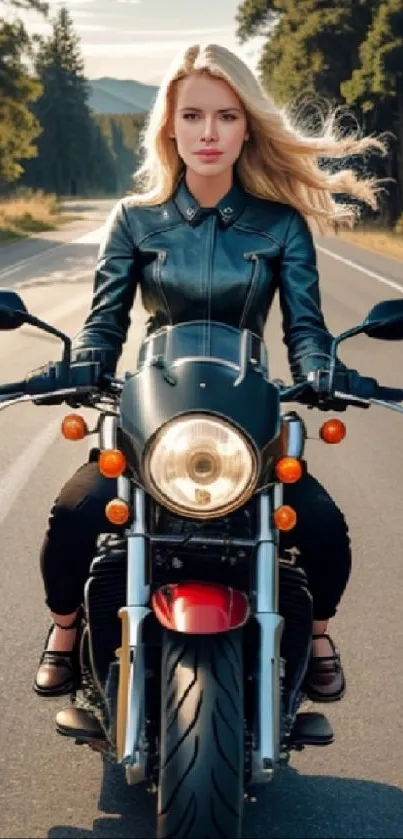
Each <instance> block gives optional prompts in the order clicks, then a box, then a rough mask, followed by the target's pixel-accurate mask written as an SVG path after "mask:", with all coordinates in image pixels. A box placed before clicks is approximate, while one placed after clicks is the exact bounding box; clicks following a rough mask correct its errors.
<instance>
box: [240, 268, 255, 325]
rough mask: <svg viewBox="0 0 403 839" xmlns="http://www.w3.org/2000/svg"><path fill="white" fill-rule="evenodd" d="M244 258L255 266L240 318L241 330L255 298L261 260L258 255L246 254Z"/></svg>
mask: <svg viewBox="0 0 403 839" xmlns="http://www.w3.org/2000/svg"><path fill="white" fill-rule="evenodd" d="M244 256H245V259H249V260H250V261H251V262H254V263H255V264H254V266H253V271H252V278H251V281H250V285H249V291H248V294H247V296H246V300H245V305H244V307H243V311H242V314H241V318H240V321H239V329H241V328H242V327H243V325H244V323H245V321H246V318H247V316H248V314H249V310H250V307H251V303H252V298H253V295H254V293H255V288H256V283H257V277H258V273H259V258H258V256H257V254H256V253H246V254H244Z"/></svg>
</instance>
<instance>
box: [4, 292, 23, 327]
mask: <svg viewBox="0 0 403 839" xmlns="http://www.w3.org/2000/svg"><path fill="white" fill-rule="evenodd" d="M27 315H28V312H27V309H26V307H25V303H24V301H23V300H22V299H21V297H20V295H19V294H17V292H15V291H11V289H9V288H2V289H0V330H3V329H19V327H20V326H22V324H23V323H26V320H27V317H26V316H27Z"/></svg>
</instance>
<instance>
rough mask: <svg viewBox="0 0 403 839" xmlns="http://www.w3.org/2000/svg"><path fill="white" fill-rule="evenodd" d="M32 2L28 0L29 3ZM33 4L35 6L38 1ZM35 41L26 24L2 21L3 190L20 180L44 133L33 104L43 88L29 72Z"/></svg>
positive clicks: (0, 158)
mask: <svg viewBox="0 0 403 839" xmlns="http://www.w3.org/2000/svg"><path fill="white" fill-rule="evenodd" d="M27 2H28V0H27ZM32 3H33V4H34V5H35V6H37V5H38V4H35V2H34V0H32ZM30 52H31V41H30V39H29V37H28V35H27V32H26V30H25V28H24V26H23V24H22V23H21V22H20V21H18V20H15V21H14V22H8V21H5V20H2V19H0V190H1V191H2V192H4V191H5V190H6V189H7V188H8V185H9V184H11V183H12V182H13V181H16V180H17V179H18V178H19V176H20V175H21V173H22V171H23V167H22V165H21V162H20V161H21V160H22V159H26V158H30V157H33V156H34V155H35V154H36V147H35V145H34V142H33V141H34V140H35V139H36V137H37V136H38V135H39V133H40V125H39V122H38V120H37V119H36V118H35V116H34V115H33V113H32V111H31V110H30V107H29V106H30V105H31V103H32V102H34V101H35V100H36V99H37V97H38V96H39V94H40V92H41V87H40V85H39V84H38V82H36V81H35V80H34V79H32V78H31V77H30V75H29V73H28V70H27V67H26V64H25V62H26V59H27V56H28V55H29V54H30Z"/></svg>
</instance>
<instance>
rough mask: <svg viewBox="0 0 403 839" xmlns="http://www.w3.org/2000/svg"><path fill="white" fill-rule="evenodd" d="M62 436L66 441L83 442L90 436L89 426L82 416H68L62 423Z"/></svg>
mask: <svg viewBox="0 0 403 839" xmlns="http://www.w3.org/2000/svg"><path fill="white" fill-rule="evenodd" d="M62 434H63V437H65V438H66V440H83V438H84V437H86V436H87V434H88V425H87V423H86V421H85V419H84V417H80V414H67V415H66V416H65V417H64V419H63V422H62Z"/></svg>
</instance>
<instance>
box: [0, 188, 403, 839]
mask: <svg viewBox="0 0 403 839" xmlns="http://www.w3.org/2000/svg"><path fill="white" fill-rule="evenodd" d="M109 206H110V202H109V203H108V202H91V203H90V204H87V205H86V206H85V207H84V208H82V209H84V210H85V212H84V218H83V220H81V221H76V222H74V224H73V225H72V226H69V227H68V228H64V229H63V231H62V232H57V233H55V234H52V235H51V236H49V235H48V234H46V235H41V236H39V237H37V238H35V239H32V240H30V241H28V242H22V243H18V244H17V245H12V246H8V247H6V248H2V249H0V286H3V287H4V286H7V287H13V288H15V289H17V290H18V291H19V293H20V294H22V295H23V298H24V300H25V302H26V305H27V306H28V308H29V309H30V310H31V311H32V312H33V313H35V314H36V315H38V316H40V317H44V318H45V319H47V320H49V321H50V322H52V323H54V324H55V325H57V326H58V327H59V328H61V329H63V330H65V331H66V332H68V333H69V334H74V333H75V332H76V331H77V330H78V329H79V327H80V325H81V323H82V321H83V318H84V316H85V314H86V311H87V309H88V305H89V301H90V294H91V285H92V274H93V267H94V261H95V256H96V251H97V243H98V241H99V228H100V227H101V225H102V224H103V221H104V219H105V216H106V213H107V210H108V208H109ZM94 231H95V232H94ZM319 266H320V272H321V278H322V297H323V306H324V310H325V314H326V318H327V321H328V324H329V327H330V329H331V330H332V331H333V332H339V331H341V330H343V329H346V328H347V327H349V326H352V325H353V324H355V323H357V322H358V321H359V320H361V319H362V318H363V317H364V316H365V314H366V313H367V311H368V310H369V309H370V308H371V307H372V306H373V305H374V304H375V303H376V302H377V301H379V300H381V299H386V298H398V297H400V296H401V294H403V263H400V262H398V261H397V260H391V259H386V258H383V257H381V256H376V255H375V254H372V253H369V252H366V251H363V250H360V249H358V248H355V247H354V246H352V245H348V244H346V243H343V242H340V241H339V240H337V239H331V240H330V239H328V240H323V239H322V240H321V241H320V242H319ZM143 322H144V316H143V314H142V312H141V310H140V308H137V309H136V311H135V316H134V318H133V323H132V328H131V332H130V336H129V340H128V342H127V345H126V349H125V352H124V356H123V359H122V362H121V365H120V367H121V369H122V370H123V369H130V367H132V366H133V361H134V358H135V356H136V349H137V344H138V341H139V339H140V337H141V334H142V328H143ZM267 342H268V345H269V351H270V357H271V369H272V373H273V375H276V376H282V377H283V378H286V379H287V378H288V373H287V365H286V361H285V352H284V348H283V346H282V343H281V331H280V321H279V315H278V311H277V309H275V310H273V313H272V316H271V318H270V325H269V328H268V334H267ZM59 351H60V350H59V345H58V343H57V341H55V340H54V339H53V337H51V336H47V335H45V334H43V333H39V332H35V331H34V330H33V329H31V328H28V327H27V328H23V329H21V330H20V331H19V332H13V333H11V332H10V333H3V334H2V335H0V366H1V374H0V381H1V382H2V383H3V382H6V381H11V380H15V379H17V378H21V377H22V376H23V375H24V374H25V373H26V371H27V370H30V369H32V368H35V367H36V366H39V365H40V364H42V363H44V362H45V361H47V360H49V359H50V358H56V357H59V355H58V354H59ZM341 355H342V357H343V359H344V360H345V361H346V362H347V363H349V364H351V365H353V366H355V367H356V368H358V369H359V370H360V371H361V372H364V373H367V374H372V375H374V376H375V377H377V378H378V379H379V380H380V381H381V382H382V383H384V384H390V385H394V386H402V381H403V354H402V345H401V344H387V343H382V342H379V341H370V340H369V339H368V338H365V337H359V338H355V339H353V340H351V341H350V342H349V343H348V345H347V344H346V345H345V349H343V351H342V353H341ZM64 413H65V410H64V409H63V407H35V406H32V405H23V406H18V407H15V408H11V409H9V410H7V411H5V412H3V413H0V440H1V444H0V456H1V482H0V528H1V531H0V532H1V537H0V538H1V565H0V592H1V601H0V609H1V615H0V633H1V644H0V721H1V722H0V836H2V837H6V836H7V837H51V839H62V838H64V837H69V839H73V837H74V839H78V838H79V837H80V839H84V837H85V839H89V837H102V839H110V838H111V837H131V838H132V839H134V837H138V839H140V837H143V839H144V837H152V836H154V826H153V824H154V822H153V814H154V804H155V801H154V798H153V797H152V796H151V795H148V794H147V793H146V792H145V791H144V790H143V789H142V788H141V789H139V788H128V787H126V786H125V784H124V781H123V777H122V773H121V771H120V769H119V768H116V767H113V768H107V769H106V771H105V773H104V771H103V767H102V764H101V761H100V760H99V758H98V757H97V755H95V754H93V753H92V752H90V751H89V750H87V749H85V748H77V747H76V746H74V744H73V742H70V741H68V740H65V739H63V738H61V737H59V736H58V735H57V734H56V732H55V729H54V715H55V713H56V711H57V710H58V709H59V708H60V707H62V703H63V700H58V701H56V702H45V701H41V700H40V699H38V698H37V697H36V696H35V695H34V694H33V692H32V690H31V683H32V680H33V677H34V674H35V671H36V666H37V661H38V657H39V655H40V652H41V650H42V646H43V641H44V636H45V633H46V628H47V626H48V617H47V613H46V609H45V606H44V603H43V592H42V585H41V579H40V574H39V570H38V552H39V548H40V544H41V539H42V535H43V532H44V529H45V526H46V520H47V515H48V511H49V508H50V506H51V504H52V501H53V498H54V497H55V495H56V494H57V491H58V489H59V487H60V486H61V484H62V483H63V482H64V481H65V480H66V479H67V478H68V477H69V476H70V475H71V474H72V472H73V471H74V470H75V468H76V467H77V466H78V465H79V464H80V463H81V462H82V461H83V460H84V459H85V456H86V451H87V444H86V443H75V444H72V443H69V442H67V441H65V440H64V439H63V438H62V437H61V435H60V433H59V422H60V418H61V417H62V416H63V414H64ZM344 418H345V419H346V422H347V426H348V435H347V438H346V440H345V441H344V442H343V444H341V445H340V446H338V447H326V445H325V444H324V443H321V442H319V441H318V440H317V439H316V438H317V432H318V429H319V426H320V423H321V421H322V420H323V415H319V414H317V413H315V412H310V413H309V415H308V422H309V429H310V435H311V436H312V438H313V439H312V440H310V441H309V443H308V459H309V463H310V468H311V471H313V472H314V474H316V475H317V476H318V477H319V479H320V480H322V481H323V482H324V483H325V485H326V486H327V488H328V489H329V490H330V491H331V492H332V493H333V494H334V497H335V499H336V500H337V502H338V503H339V504H340V505H341V507H342V508H343V509H344V511H345V512H346V514H347V517H348V520H349V524H350V529H351V536H352V541H353V548H354V567H353V574H352V578H351V582H350V585H349V587H348V591H347V593H346V595H345V597H344V599H343V601H342V605H341V608H340V610H339V614H338V616H337V618H336V619H335V621H334V624H333V628H332V632H333V635H334V637H335V639H336V641H337V643H338V645H339V647H340V648H341V652H342V656H343V662H344V665H345V669H346V674H347V679H348V692H347V696H346V697H345V699H344V700H343V701H342V702H341V703H339V704H337V705H333V706H329V708H328V716H329V718H330V720H331V722H332V724H333V726H334V728H335V731H336V742H335V743H334V744H333V745H332V746H330V747H329V748H327V749H324V750H320V749H316V750H315V749H313V748H311V749H309V750H308V749H307V750H305V751H304V752H303V753H301V754H299V755H296V756H295V757H294V758H293V760H292V767H291V768H289V769H287V770H283V771H282V772H281V773H279V774H278V776H277V778H276V779H275V781H274V782H273V784H272V785H271V786H270V787H269V788H265V789H262V791H261V793H260V795H259V798H258V801H257V802H256V803H250V804H247V806H246V812H245V820H244V835H245V837H253V838H254V839H263V837H276V839H277V838H278V839H286V838H287V839H290V837H294V839H296V837H301V839H302V838H303V837H306V838H307V839H308V837H318V839H319V837H320V839H325V837H326V838H327V839H337V837H340V839H342V838H343V839H353V838H354V839H361V837H376V839H381V837H385V839H386V837H399V838H400V839H402V837H403V721H402V715H403V698H402V697H403V667H402V662H403V655H402V648H403V609H402V598H403V555H402V554H403V551H402V541H403V492H402V487H403V448H402V439H403V417H401V416H400V415H399V414H395V413H392V412H387V411H385V410H382V409H380V408H372V409H371V410H369V411H362V410H358V409H349V410H348V412H347V413H346V414H345V415H344ZM312 524H313V526H314V522H313V523H312Z"/></svg>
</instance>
